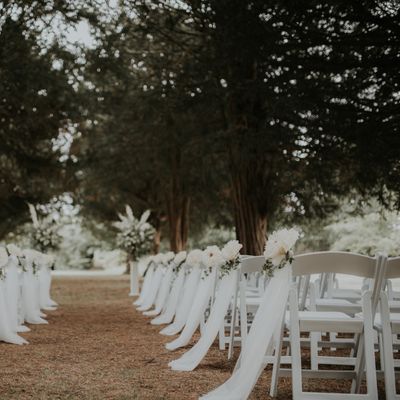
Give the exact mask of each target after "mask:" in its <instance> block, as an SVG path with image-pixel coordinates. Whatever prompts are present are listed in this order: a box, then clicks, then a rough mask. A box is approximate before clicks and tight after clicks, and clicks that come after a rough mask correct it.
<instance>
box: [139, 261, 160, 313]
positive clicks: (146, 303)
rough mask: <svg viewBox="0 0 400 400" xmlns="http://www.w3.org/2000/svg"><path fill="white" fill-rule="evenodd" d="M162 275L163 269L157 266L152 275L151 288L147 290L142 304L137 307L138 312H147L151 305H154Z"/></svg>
mask: <svg viewBox="0 0 400 400" xmlns="http://www.w3.org/2000/svg"><path fill="white" fill-rule="evenodd" d="M163 275H164V271H163V268H162V267H160V266H158V267H157V269H156V271H155V273H154V279H152V281H151V287H150V288H149V292H148V294H147V295H146V297H145V299H144V300H143V303H142V304H141V305H140V306H139V307H137V310H138V311H146V310H149V309H150V308H151V307H152V305H153V304H154V302H155V300H156V297H157V293H158V290H159V288H160V285H161V281H162V278H163Z"/></svg>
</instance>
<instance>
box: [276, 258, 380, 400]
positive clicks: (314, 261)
mask: <svg viewBox="0 0 400 400" xmlns="http://www.w3.org/2000/svg"><path fill="white" fill-rule="evenodd" d="M382 260H383V258H382V257H380V256H379V257H377V258H372V257H367V256H363V255H359V254H354V253H345V252H318V253H309V254H303V255H299V256H296V257H295V260H294V262H293V277H300V276H309V275H311V274H321V273H341V274H346V275H354V276H359V277H363V278H368V279H374V280H375V285H376V287H374V290H373V291H372V292H371V291H366V292H365V293H364V294H363V296H362V311H363V314H362V317H355V316H353V317H352V316H350V315H348V314H346V313H344V312H337V311H336V312H328V311H323V312H321V311H301V307H299V293H298V288H297V285H295V286H293V287H292V288H291V290H290V295H289V310H290V312H289V321H288V323H287V325H288V328H289V330H290V350H291V356H290V362H291V369H290V370H283V369H280V363H281V348H282V337H281V341H280V344H279V345H278V346H277V347H276V351H275V357H276V359H275V363H274V369H273V378H272V382H271V394H272V395H275V394H276V387H277V380H278V377H279V376H280V375H291V376H292V385H293V398H294V399H295V400H305V399H352V398H353V399H370V400H376V399H377V384H376V370H375V358H374V331H373V326H372V325H373V324H372V321H373V313H374V312H375V309H376V305H377V301H378V300H377V299H379V292H380V287H381V286H379V285H381V284H382V272H381V271H382V268H381V267H382V263H383V261H382ZM371 299H372V301H371ZM300 304H301V302H300ZM299 309H300V310H299ZM300 332H307V333H310V334H312V333H314V332H319V333H320V332H340V333H353V334H358V335H359V340H358V347H357V359H356V362H355V368H354V370H337V369H335V370H332V369H331V370H319V369H318V370H304V369H302V364H301V343H302V342H301V338H300ZM282 335H283V330H282ZM285 358H287V357H285ZM282 361H283V360H282ZM285 361H286V360H285ZM336 363H337V360H335V359H332V364H336ZM364 365H365V375H366V381H367V391H368V393H367V394H359V393H358V392H359V388H360V385H361V380H362V378H363V376H364ZM303 377H307V378H317V379H352V382H353V384H352V392H351V393H348V394H344V393H310V392H303V387H302V384H303Z"/></svg>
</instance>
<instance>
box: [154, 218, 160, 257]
mask: <svg viewBox="0 0 400 400" xmlns="http://www.w3.org/2000/svg"><path fill="white" fill-rule="evenodd" d="M160 244H161V221H160V218H157V220H156V221H155V222H154V238H153V251H154V254H158V253H159V251H160Z"/></svg>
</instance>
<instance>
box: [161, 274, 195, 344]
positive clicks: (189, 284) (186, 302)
mask: <svg viewBox="0 0 400 400" xmlns="http://www.w3.org/2000/svg"><path fill="white" fill-rule="evenodd" d="M200 274H201V270H200V268H198V267H193V268H192V270H191V271H190V272H189V274H188V275H187V276H186V278H185V282H184V287H183V295H182V298H181V299H180V300H179V304H178V307H177V309H176V315H175V319H174V322H173V323H172V324H171V325H168V326H166V327H165V328H164V329H163V330H162V331H161V332H160V333H161V334H162V335H167V336H170V335H176V334H177V333H179V332H180V331H181V330H182V329H183V328H184V326H185V324H186V321H187V319H188V316H189V312H190V308H191V307H192V304H193V300H194V297H195V294H196V291H197V286H198V285H199V281H200Z"/></svg>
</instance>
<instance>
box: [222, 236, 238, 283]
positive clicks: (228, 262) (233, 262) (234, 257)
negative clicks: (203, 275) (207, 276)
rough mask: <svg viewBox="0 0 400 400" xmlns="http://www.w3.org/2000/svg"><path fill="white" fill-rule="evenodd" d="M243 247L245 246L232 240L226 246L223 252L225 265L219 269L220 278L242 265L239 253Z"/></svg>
mask: <svg viewBox="0 0 400 400" xmlns="http://www.w3.org/2000/svg"><path fill="white" fill-rule="evenodd" d="M242 247H243V245H242V244H240V243H239V241H237V240H230V241H229V242H228V243H226V244H225V246H224V247H223V249H222V251H221V254H222V257H223V258H224V263H223V264H222V265H220V267H219V271H220V276H219V277H220V278H222V277H223V276H225V275H227V274H229V273H230V272H231V271H234V270H235V269H237V268H238V266H239V264H240V259H239V252H240V250H241V248H242Z"/></svg>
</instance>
